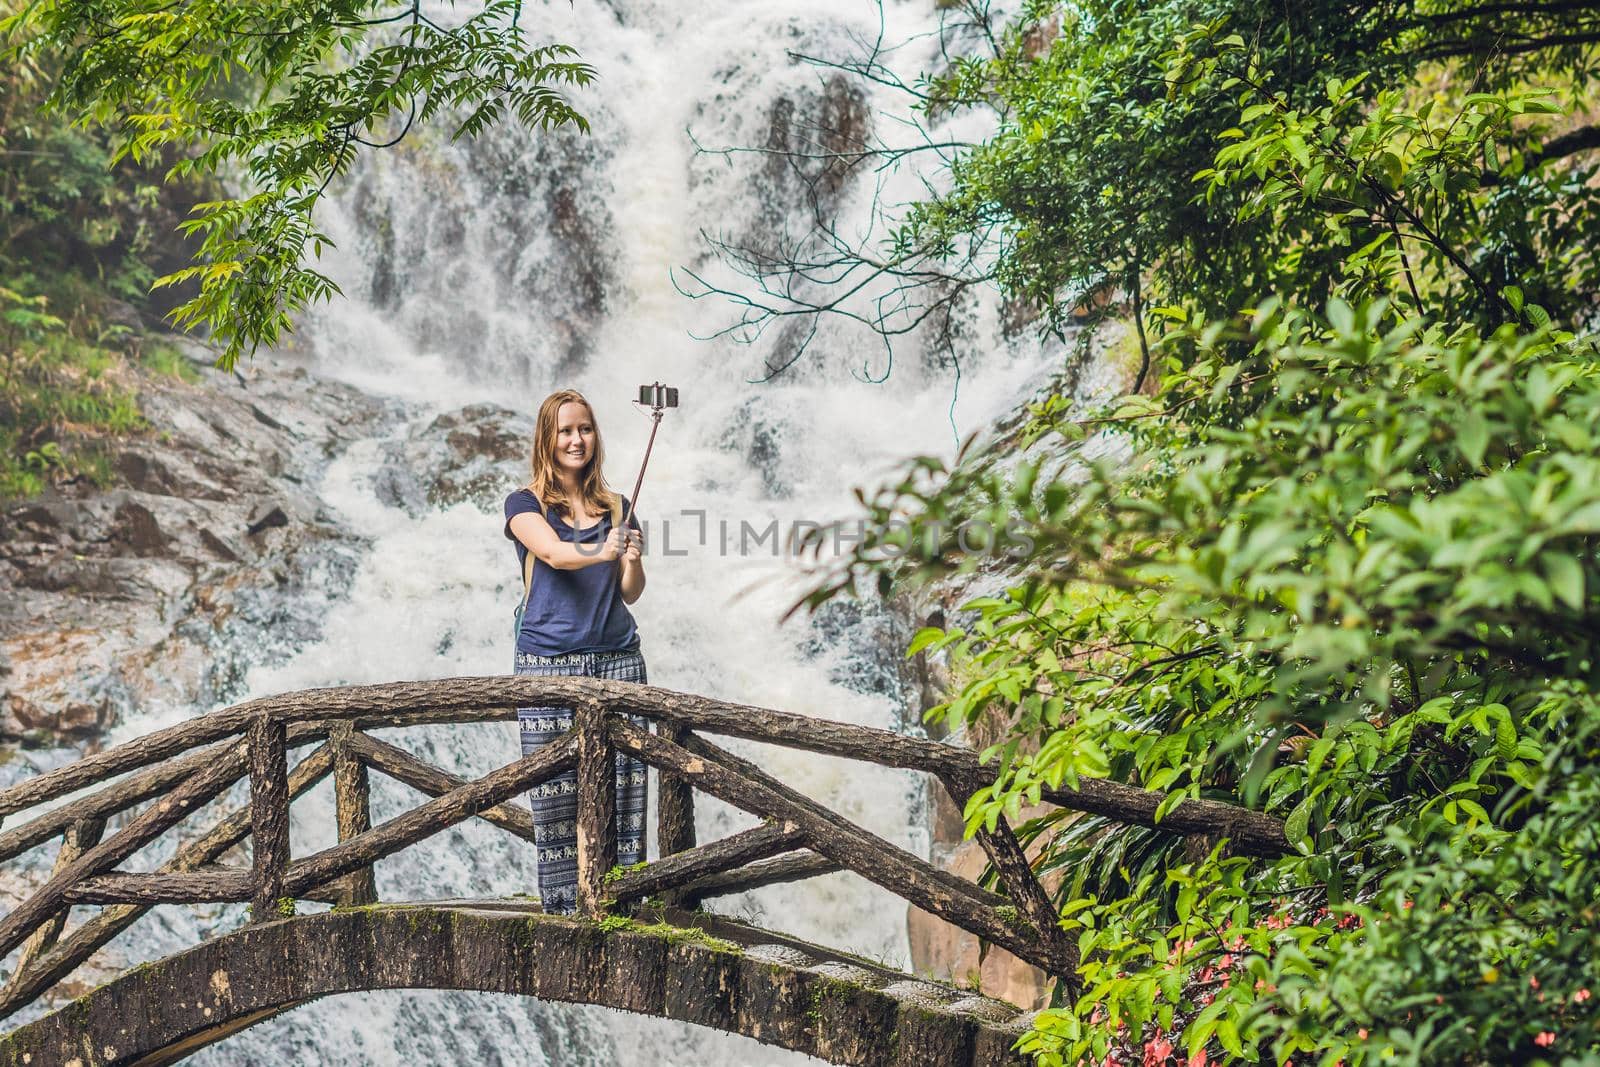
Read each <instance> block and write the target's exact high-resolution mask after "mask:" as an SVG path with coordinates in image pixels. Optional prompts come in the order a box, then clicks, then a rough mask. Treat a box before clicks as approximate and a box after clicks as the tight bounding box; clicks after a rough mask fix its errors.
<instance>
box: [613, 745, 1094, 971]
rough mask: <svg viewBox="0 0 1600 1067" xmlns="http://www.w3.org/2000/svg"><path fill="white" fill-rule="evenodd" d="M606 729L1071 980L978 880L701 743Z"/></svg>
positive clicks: (641, 753) (643, 755) (870, 876)
mask: <svg viewBox="0 0 1600 1067" xmlns="http://www.w3.org/2000/svg"><path fill="white" fill-rule="evenodd" d="M611 736H612V739H613V740H614V741H615V742H616V744H617V747H619V748H621V749H623V750H624V751H626V752H631V753H633V754H634V755H636V756H638V757H639V758H640V759H643V760H645V761H646V762H647V763H652V764H655V765H656V766H658V767H664V768H666V769H668V770H671V771H673V772H674V773H677V774H679V775H682V776H683V777H684V778H686V779H687V780H689V781H690V782H692V783H694V785H695V787H696V788H698V789H703V790H704V791H706V792H707V793H710V794H712V795H713V796H716V797H719V798H721V799H722V800H725V801H727V802H728V803H730V804H734V805H737V806H738V807H741V808H743V809H745V810H746V811H749V812H753V813H755V814H758V815H766V816H771V817H774V818H778V819H783V820H785V821H789V822H793V823H795V824H796V825H797V826H799V828H800V830H801V832H802V833H803V834H804V835H805V837H806V841H807V843H808V844H809V845H810V846H811V847H812V848H813V849H814V850H815V851H817V852H818V853H820V854H822V855H824V856H827V857H828V858H830V859H832V860H834V861H836V862H838V863H840V864H842V865H843V866H845V867H848V868H849V869H850V870H852V871H854V872H855V873H857V874H859V875H861V876H862V877H863V878H866V879H867V880H868V881H870V882H873V883H875V884H877V885H879V886H882V887H883V888H885V889H887V890H889V891H890V892H891V893H893V894H895V895H896V896H898V897H901V898H903V899H905V900H907V901H910V902H911V903H912V904H915V905H916V906H917V907H919V908H921V909H922V910H923V911H926V912H928V913H930V914H932V915H936V916H938V917H939V918H941V919H944V920H945V921H946V922H949V923H951V924H953V925H955V926H959V927H960V928H961V929H963V930H966V931H967V932H968V933H972V934H975V935H977V936H978V937H981V938H983V939H984V940H986V941H989V942H992V943H993V944H996V945H999V946H1000V947H1001V948H1003V949H1005V950H1006V951H1007V952H1010V953H1011V954H1012V955H1014V956H1017V957H1019V958H1021V959H1024V960H1027V961H1028V962H1029V963H1032V964H1034V965H1035V966H1037V967H1041V968H1043V969H1044V970H1045V971H1047V972H1049V973H1051V974H1055V975H1057V977H1059V978H1060V979H1061V980H1062V981H1065V982H1068V983H1069V984H1071V983H1072V982H1073V981H1074V973H1073V970H1072V969H1071V968H1066V967H1065V961H1061V960H1056V959H1053V958H1051V956H1050V955H1049V953H1048V952H1046V951H1044V946H1043V945H1042V944H1041V943H1040V942H1039V940H1038V939H1037V938H1035V937H1032V936H1029V934H1031V931H1028V932H1024V931H1023V930H1019V929H1017V928H1015V927H1012V926H1010V925H1008V924H1007V923H1006V922H1004V921H1003V920H1002V919H1001V917H1000V916H999V915H998V914H997V913H996V911H995V909H994V907H992V906H985V904H984V903H983V902H981V901H980V899H977V897H978V896H979V895H980V894H981V896H982V897H987V898H992V899H993V900H995V901H996V902H999V903H1004V902H1003V900H1002V898H999V897H995V896H994V895H993V894H989V893H983V892H982V891H981V890H977V889H976V888H975V887H974V891H973V892H971V893H968V892H957V891H955V890H953V889H952V888H951V886H950V885H949V884H948V883H947V882H946V880H945V878H944V877H942V874H943V872H940V871H938V870H936V869H935V868H934V867H933V866H931V865H930V864H928V863H926V862H925V861H923V860H920V859H918V858H917V857H915V856H913V855H911V853H909V852H907V851H905V850H904V849H902V848H899V847H898V846H896V845H893V844H891V843H890V842H888V841H885V840H884V839H883V838H881V837H878V836H877V835H876V834H873V833H870V832H868V831H866V830H864V829H862V828H861V827H859V826H856V825H855V824H853V823H851V822H849V821H848V820H845V819H842V818H840V817H839V816H838V815H837V814H835V813H833V812H829V811H828V810H827V809H825V808H821V807H820V806H819V805H816V804H815V803H814V802H811V801H807V800H805V799H804V798H800V797H798V795H796V794H793V792H792V791H787V792H785V791H780V790H778V789H774V788H771V786H770V785H769V784H768V783H767V782H763V781H757V780H753V779H751V778H749V777H746V776H745V774H743V773H740V772H739V771H735V770H734V769H732V768H731V767H728V766H724V765H723V764H722V763H721V762H719V761H718V760H717V759H714V758H712V757H711V756H710V755H709V754H707V753H706V751H705V748H702V747H700V746H697V748H699V749H700V750H699V751H695V752H691V751H690V750H688V749H686V748H683V747H682V746H680V745H675V744H673V743H672V742H671V741H668V740H667V739H665V738H662V737H657V736H655V735H654V734H651V733H648V732H647V731H644V730H641V729H639V728H638V727H636V726H634V725H633V724H632V723H629V722H628V721H626V720H625V719H618V720H615V721H613V722H612V724H611ZM699 740H701V746H706V745H707V743H706V742H704V741H703V739H699ZM708 747H709V746H708Z"/></svg>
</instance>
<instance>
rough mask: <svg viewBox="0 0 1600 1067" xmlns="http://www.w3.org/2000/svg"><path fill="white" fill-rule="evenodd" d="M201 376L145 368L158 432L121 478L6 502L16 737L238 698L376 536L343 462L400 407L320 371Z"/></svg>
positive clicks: (0, 542)
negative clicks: (355, 522) (356, 525)
mask: <svg viewBox="0 0 1600 1067" xmlns="http://www.w3.org/2000/svg"><path fill="white" fill-rule="evenodd" d="M188 351H190V352H191V353H192V355H193V357H194V360H195V362H196V363H197V364H199V365H200V366H202V367H203V370H202V371H201V381H200V383H199V384H194V385H191V384H185V383H183V382H179V381H176V380H173V379H168V378H155V377H151V376H146V377H144V378H143V379H141V382H140V405H141V408H142V410H143V411H144V414H145V417H146V419H147V420H148V422H149V424H150V429H149V430H148V431H147V432H145V433H143V434H141V435H137V436H135V437H132V438H128V439H125V440H123V441H121V442H120V443H119V444H118V445H116V446H115V451H114V452H113V454H112V463H113V468H114V470H115V472H116V483H115V484H114V486H113V487H112V488H109V489H99V488H96V487H94V486H91V485H88V484H84V483H77V484H68V485H63V486H57V487H54V488H52V489H51V490H49V491H48V492H47V493H46V494H45V495H44V496H42V497H39V498H36V499H33V500H29V501H26V502H23V503H20V504H13V505H11V506H10V507H8V508H7V509H6V510H5V511H4V512H3V513H0V580H3V582H4V584H5V587H6V589H7V590H8V595H7V596H6V597H5V598H4V600H3V601H0V742H8V743H18V742H20V743H21V744H23V745H25V746H43V747H53V746H56V745H60V744H76V745H89V746H93V745H94V744H95V743H96V741H97V740H98V738H99V737H100V736H101V735H102V734H103V733H104V731H105V730H106V729H107V728H108V727H109V726H110V725H111V724H113V723H114V722H116V721H117V720H119V719H121V718H123V717H125V716H127V715H129V714H130V713H132V712H134V711H136V710H152V709H155V710H159V709H173V710H175V711H177V710H180V709H181V711H182V712H183V713H189V712H190V711H191V710H192V709H193V708H195V707H197V706H198V707H205V706H208V705H212V704H215V703H217V702H219V701H223V700H226V699H228V697H229V696H230V695H231V694H233V693H234V692H235V691H236V690H237V687H238V683H239V679H240V677H241V675H242V673H243V671H244V670H245V669H246V668H247V667H248V666H249V664H250V663H252V662H255V661H257V660H258V659H268V658H270V657H272V656H273V655H274V654H276V653H277V652H278V651H279V650H281V649H283V648H284V647H287V646H288V645H290V644H292V643H294V642H296V641H299V640H303V639H305V638H306V637H308V636H311V635H312V634H314V633H315V631H316V627H317V621H318V617H319V615H320V609H319V607H318V605H319V604H321V603H323V602H325V601H326V598H327V597H328V596H329V595H334V594H336V593H337V592H338V590H339V589H340V588H341V587H342V586H343V585H344V584H345V583H347V582H348V580H349V578H350V575H351V574H352V572H353V570H354V567H355V565H356V561H357V559H358V558H359V553H360V549H361V545H362V537H361V535H360V533H359V532H356V531H351V530H347V529H343V528H342V527H341V526H340V525H339V523H338V521H337V520H336V519H335V517H333V516H332V515H330V514H329V513H328V510H327V508H326V507H325V506H324V505H323V503H322V502H321V499H320V497H319V494H318V486H319V483H320V480H321V478H322V475H323V473H324V471H325V469H326V467H327V465H328V463H329V461H330V460H332V459H333V458H335V457H336V456H338V455H339V454H340V453H341V452H342V451H343V450H344V449H345V448H346V447H347V446H348V445H349V444H350V443H351V442H352V441H353V440H355V439H357V438H360V437H362V436H365V435H367V434H369V433H370V432H372V428H373V427H374V425H375V424H377V423H378V421H379V420H381V419H382V418H383V417H384V414H385V409H384V405H383V404H382V403H380V402H378V401H374V400H372V399H370V398H368V397H365V396H363V395H361V394H360V393H358V392H356V391H355V390H353V389H350V388H347V387H344V386H340V385H336V384H333V383H329V382H324V381H317V380H315V379H312V378H311V377H309V376H308V375H307V374H306V373H305V372H304V371H284V370H267V369H264V368H260V367H254V368H249V369H246V370H244V371H241V372H239V373H236V374H224V373H222V372H219V371H216V370H213V369H211V368H210V366H209V358H208V357H209V353H207V352H206V351H205V350H204V349H202V348H199V347H198V346H190V347H189V348H188Z"/></svg>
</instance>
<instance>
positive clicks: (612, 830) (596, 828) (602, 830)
mask: <svg viewBox="0 0 1600 1067" xmlns="http://www.w3.org/2000/svg"><path fill="white" fill-rule="evenodd" d="M572 732H573V733H574V734H576V735H577V739H578V910H579V911H580V912H581V913H583V914H584V915H588V916H591V917H593V916H598V915H601V914H603V913H604V912H605V897H606V875H607V874H608V873H609V872H610V870H611V868H613V867H615V866H616V865H617V753H616V750H615V749H613V748H612V747H611V737H610V735H609V734H607V733H606V710H605V708H604V707H602V706H601V705H599V704H597V703H595V702H593V701H584V702H583V703H581V704H579V705H578V707H577V711H576V714H575V715H574V716H573V722H572Z"/></svg>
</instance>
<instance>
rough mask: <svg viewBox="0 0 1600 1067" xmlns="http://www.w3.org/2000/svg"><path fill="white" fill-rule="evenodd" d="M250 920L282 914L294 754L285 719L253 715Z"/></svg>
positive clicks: (251, 724) (263, 919) (251, 745)
mask: <svg viewBox="0 0 1600 1067" xmlns="http://www.w3.org/2000/svg"><path fill="white" fill-rule="evenodd" d="M249 741H250V841H251V850H252V853H253V856H252V861H251V879H252V880H251V886H252V892H251V894H250V921H251V922H258V923H259V922H267V921H269V920H272V919H276V918H279V916H280V913H279V911H278V902H279V900H280V899H281V898H282V897H283V876H284V873H285V872H286V871H287V870H288V869H289V760H288V750H287V748H286V746H285V741H286V737H285V730H284V724H283V721H282V720H280V719H274V718H272V717H271V716H270V715H261V716H258V717H256V718H254V719H252V720H250V729H249Z"/></svg>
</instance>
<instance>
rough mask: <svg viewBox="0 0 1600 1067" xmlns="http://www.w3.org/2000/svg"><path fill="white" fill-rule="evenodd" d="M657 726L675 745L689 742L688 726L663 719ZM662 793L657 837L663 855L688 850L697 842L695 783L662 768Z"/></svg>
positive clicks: (657, 816)
mask: <svg viewBox="0 0 1600 1067" xmlns="http://www.w3.org/2000/svg"><path fill="white" fill-rule="evenodd" d="M657 730H658V731H659V732H660V733H662V734H665V735H666V737H667V738H668V740H670V741H671V742H672V743H673V744H675V745H687V744H688V742H689V729H688V727H685V726H671V725H668V724H667V723H661V724H660V725H659V726H657ZM660 780H661V796H660V798H659V799H658V801H657V804H656V831H657V833H656V837H657V839H658V841H659V842H660V846H661V856H660V858H661V859H666V858H667V857H668V856H675V855H677V854H678V853H680V852H687V851H689V850H690V849H691V848H694V846H695V838H694V787H693V786H692V785H690V784H689V783H688V782H686V781H685V780H684V779H682V778H680V777H678V776H677V775H676V774H673V773H671V772H670V771H661V772H660Z"/></svg>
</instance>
